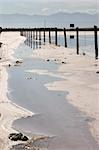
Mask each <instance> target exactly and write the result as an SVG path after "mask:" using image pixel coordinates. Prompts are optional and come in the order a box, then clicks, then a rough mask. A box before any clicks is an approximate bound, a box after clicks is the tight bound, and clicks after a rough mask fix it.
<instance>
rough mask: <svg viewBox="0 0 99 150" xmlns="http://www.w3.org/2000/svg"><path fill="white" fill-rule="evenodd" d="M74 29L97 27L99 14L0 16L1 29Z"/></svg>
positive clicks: (61, 13)
mask: <svg viewBox="0 0 99 150" xmlns="http://www.w3.org/2000/svg"><path fill="white" fill-rule="evenodd" d="M70 23H74V24H75V27H77V26H78V27H93V26H94V25H97V26H99V13H97V14H88V13H64V12H59V13H55V14H52V15H26V14H0V26H1V27H69V25H70Z"/></svg>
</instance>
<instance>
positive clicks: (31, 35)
mask: <svg viewBox="0 0 99 150" xmlns="http://www.w3.org/2000/svg"><path fill="white" fill-rule="evenodd" d="M31 39H32V31H31Z"/></svg>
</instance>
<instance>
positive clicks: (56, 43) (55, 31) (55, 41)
mask: <svg viewBox="0 0 99 150" xmlns="http://www.w3.org/2000/svg"><path fill="white" fill-rule="evenodd" d="M55 45H57V28H55Z"/></svg>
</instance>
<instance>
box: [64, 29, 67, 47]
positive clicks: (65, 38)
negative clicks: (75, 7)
mask: <svg viewBox="0 0 99 150" xmlns="http://www.w3.org/2000/svg"><path fill="white" fill-rule="evenodd" d="M64 41H65V47H67V36H66V29H65V28H64Z"/></svg>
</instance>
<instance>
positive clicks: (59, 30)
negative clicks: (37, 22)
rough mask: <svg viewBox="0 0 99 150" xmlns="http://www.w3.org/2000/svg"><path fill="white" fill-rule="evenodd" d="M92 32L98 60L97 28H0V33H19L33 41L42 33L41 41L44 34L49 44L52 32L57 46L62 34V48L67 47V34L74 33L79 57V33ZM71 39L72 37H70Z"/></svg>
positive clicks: (38, 38)
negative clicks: (31, 38)
mask: <svg viewBox="0 0 99 150" xmlns="http://www.w3.org/2000/svg"><path fill="white" fill-rule="evenodd" d="M90 31H92V32H93V33H94V34H93V39H94V52H95V59H98V31H99V28H98V27H97V26H94V27H93V28H78V27H77V28H70V29H66V28H63V29H62V28H56V27H55V28H0V32H20V35H21V36H27V34H28V36H29V37H33V39H35V40H42V33H43V41H44V42H45V41H46V34H47V38H48V39H49V40H48V41H49V43H50V44H51V43H52V37H51V33H53V32H54V34H55V45H56V46H57V45H58V33H63V36H64V46H65V47H68V42H67V33H68V32H74V33H76V34H75V36H76V50H77V51H76V53H77V55H79V50H80V42H79V38H80V34H79V33H81V32H90ZM71 37H72V36H71Z"/></svg>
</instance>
